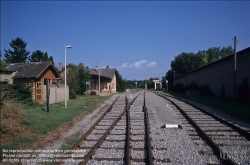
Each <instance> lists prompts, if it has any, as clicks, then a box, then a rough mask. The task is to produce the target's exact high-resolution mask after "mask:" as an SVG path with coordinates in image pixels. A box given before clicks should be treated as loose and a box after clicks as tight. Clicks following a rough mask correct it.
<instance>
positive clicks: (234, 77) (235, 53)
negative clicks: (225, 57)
mask: <svg viewBox="0 0 250 165" xmlns="http://www.w3.org/2000/svg"><path fill="white" fill-rule="evenodd" d="M233 41H234V71H233V97H234V99H236V85H237V84H236V69H237V52H236V43H237V39H236V36H234V38H233Z"/></svg>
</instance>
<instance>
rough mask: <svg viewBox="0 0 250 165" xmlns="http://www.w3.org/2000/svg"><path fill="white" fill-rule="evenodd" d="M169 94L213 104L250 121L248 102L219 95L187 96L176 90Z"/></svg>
mask: <svg viewBox="0 0 250 165" xmlns="http://www.w3.org/2000/svg"><path fill="white" fill-rule="evenodd" d="M169 94H171V95H173V96H176V97H181V98H185V99H188V100H192V101H196V102H199V103H202V104H204V105H207V106H211V107H213V108H215V109H217V110H219V111H223V112H225V113H227V114H229V115H231V116H232V117H236V118H238V119H240V120H245V121H247V122H248V123H250V111H249V109H250V104H248V103H243V102H239V101H233V100H230V99H225V98H222V97H219V96H186V95H185V94H183V93H174V92H169Z"/></svg>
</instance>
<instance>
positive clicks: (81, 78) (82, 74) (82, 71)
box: [77, 67, 91, 95]
mask: <svg viewBox="0 0 250 165" xmlns="http://www.w3.org/2000/svg"><path fill="white" fill-rule="evenodd" d="M90 79H91V75H90V74H89V69H88V68H85V67H83V68H81V67H79V68H78V83H79V90H77V94H81V95H82V94H84V91H86V82H87V81H90Z"/></svg>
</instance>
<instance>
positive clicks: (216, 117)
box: [164, 94, 250, 140]
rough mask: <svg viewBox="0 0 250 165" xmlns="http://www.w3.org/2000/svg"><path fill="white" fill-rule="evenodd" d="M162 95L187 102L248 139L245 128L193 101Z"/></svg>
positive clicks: (249, 133)
mask: <svg viewBox="0 0 250 165" xmlns="http://www.w3.org/2000/svg"><path fill="white" fill-rule="evenodd" d="M164 95H166V96H169V97H172V98H175V99H177V100H180V101H182V102H184V103H186V104H189V105H191V106H193V107H194V108H196V109H199V110H200V111H201V112H203V113H205V114H206V115H209V116H211V117H213V118H215V119H216V120H218V121H220V122H221V123H223V124H225V125H227V126H229V127H231V128H233V130H235V131H237V132H238V133H239V134H240V135H241V136H244V137H245V138H246V139H247V140H250V132H248V131H246V130H244V129H242V128H240V127H238V126H236V125H234V124H233V123H230V122H228V121H226V120H225V119H223V118H220V117H218V116H216V115H214V114H212V113H209V112H207V111H205V110H204V109H201V108H200V107H198V106H197V105H195V104H193V103H189V102H187V101H185V100H183V99H180V98H176V97H174V96H171V95H167V94H164Z"/></svg>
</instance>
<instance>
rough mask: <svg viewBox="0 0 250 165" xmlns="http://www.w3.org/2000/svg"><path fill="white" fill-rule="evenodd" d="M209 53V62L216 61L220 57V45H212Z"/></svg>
mask: <svg viewBox="0 0 250 165" xmlns="http://www.w3.org/2000/svg"><path fill="white" fill-rule="evenodd" d="M206 53H207V55H208V63H212V62H215V61H217V60H218V59H219V57H220V47H211V48H208V50H207V51H206Z"/></svg>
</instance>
